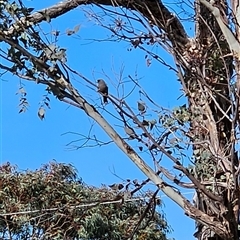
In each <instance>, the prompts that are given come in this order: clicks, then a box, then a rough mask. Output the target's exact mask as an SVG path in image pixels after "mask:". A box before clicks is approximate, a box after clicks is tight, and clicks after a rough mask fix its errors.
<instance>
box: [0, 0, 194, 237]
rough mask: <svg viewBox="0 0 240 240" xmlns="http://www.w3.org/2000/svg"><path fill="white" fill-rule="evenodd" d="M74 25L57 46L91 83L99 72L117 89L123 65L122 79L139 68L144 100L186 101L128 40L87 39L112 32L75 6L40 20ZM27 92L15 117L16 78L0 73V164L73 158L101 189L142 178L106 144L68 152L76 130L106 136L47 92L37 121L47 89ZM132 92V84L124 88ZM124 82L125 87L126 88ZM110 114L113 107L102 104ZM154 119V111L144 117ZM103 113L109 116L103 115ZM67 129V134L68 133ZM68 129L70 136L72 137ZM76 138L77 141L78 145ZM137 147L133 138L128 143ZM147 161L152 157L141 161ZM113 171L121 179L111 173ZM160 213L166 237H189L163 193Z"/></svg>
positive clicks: (25, 165) (30, 87)
mask: <svg viewBox="0 0 240 240" xmlns="http://www.w3.org/2000/svg"><path fill="white" fill-rule="evenodd" d="M56 2H57V1H46V0H45V1H37V0H33V1H26V4H27V5H28V6H31V7H34V8H35V9H40V8H42V7H47V6H50V5H52V4H54V3H56ZM78 24H80V31H79V32H78V35H77V36H71V37H68V36H65V34H63V35H62V36H61V38H60V41H59V43H58V44H59V45H61V47H63V48H66V49H67V56H68V57H67V58H68V64H69V65H70V66H71V67H72V68H73V69H76V70H78V71H79V72H81V73H82V74H84V75H85V76H86V77H88V78H89V79H91V80H92V81H96V79H98V78H102V77H104V75H103V71H104V72H105V73H106V74H107V75H108V76H110V78H111V79H112V80H111V81H110V80H109V81H108V85H109V91H110V92H111V93H112V94H116V89H115V88H114V83H116V80H115V79H116V76H117V74H119V72H120V70H121V69H122V67H123V66H124V71H123V76H124V77H127V76H128V75H131V76H134V75H135V73H137V75H138V77H139V78H141V80H140V84H141V86H142V87H143V88H144V90H145V91H146V92H147V93H148V94H149V95H150V97H151V98H152V99H153V100H154V101H155V102H156V103H158V104H159V105H161V106H163V107H166V108H172V107H174V106H178V105H181V104H183V103H184V101H185V100H184V99H183V98H180V99H178V98H179V96H180V95H181V92H180V90H179V89H180V86H179V84H178V82H177V81H176V78H177V77H176V75H175V74H174V73H173V72H170V71H169V70H168V69H167V68H165V67H163V66H161V65H160V64H159V63H158V62H156V61H154V60H153V61H152V64H151V65H150V67H147V65H146V60H145V58H144V56H145V53H143V52H141V51H140V50H138V49H133V50H132V51H129V50H128V49H129V47H130V45H129V44H128V43H126V42H109V41H108V42H92V41H90V40H86V39H104V38H106V37H107V36H108V35H110V32H108V31H107V30H104V29H103V28H101V27H100V26H94V25H93V23H92V22H90V21H89V19H87V18H86V17H85V16H84V15H83V14H82V10H81V9H77V10H74V11H72V12H71V13H69V14H67V15H66V16H63V17H61V18H60V19H58V20H54V21H52V22H51V24H50V26H49V25H47V24H43V25H42V29H44V32H45V33H46V32H50V31H51V30H60V31H61V32H62V33H64V32H66V30H67V29H73V28H74V27H75V26H76V25H78ZM156 51H157V52H158V53H159V54H161V56H162V57H163V58H164V59H166V60H167V61H168V62H169V63H170V64H171V63H172V60H171V58H170V57H169V56H168V55H167V54H166V53H165V52H163V51H162V50H161V49H160V48H159V49H157V50H156ZM78 81H79V79H78V80H73V84H74V85H76V86H77V87H78V89H79V92H80V93H81V94H82V95H83V96H85V97H86V98H87V99H88V100H89V101H91V99H92V101H93V100H94V101H96V102H97V103H100V98H99V95H98V94H97V93H96V92H95V91H92V90H90V89H88V88H87V87H86V84H85V83H84V82H78ZM22 83H23V84H24V88H25V89H26V92H27V99H28V102H29V104H30V106H29V108H28V111H27V112H26V113H22V114H19V113H18V111H19V109H18V104H19V96H18V95H16V92H17V91H18V88H19V84H20V79H18V78H16V77H13V76H12V75H10V74H6V75H4V76H3V77H2V79H1V81H0V86H1V98H0V101H1V144H0V148H1V149H0V152H1V159H0V160H1V162H0V163H1V164H2V163H5V162H7V161H9V162H10V163H11V164H16V165H18V166H19V168H20V169H37V168H39V167H40V166H41V165H42V164H44V163H47V162H49V161H51V160H52V159H56V160H57V161H58V162H65V163H72V164H73V165H74V166H75V167H76V168H77V170H78V173H79V176H81V177H82V178H83V180H84V182H86V183H87V184H89V185H94V186H100V185H101V184H112V183H114V182H118V181H121V179H127V178H130V179H136V178H137V179H140V180H144V179H145V176H144V175H143V174H142V173H141V172H140V170H138V169H137V168H136V167H135V165H134V164H133V163H132V162H131V161H130V160H129V159H128V158H127V157H126V156H125V155H124V154H123V153H122V152H121V151H120V150H119V149H118V148H117V147H116V146H115V145H114V144H113V143H112V144H109V145H106V146H101V147H88V148H81V149H78V150H76V149H73V148H71V147H69V146H67V145H68V143H70V142H71V141H74V140H77V139H79V135H77V134H84V135H88V134H89V128H90V127H91V126H92V127H93V128H92V129H93V130H92V132H91V135H96V136H97V137H98V138H100V139H101V140H104V141H108V140H109V138H108V136H107V135H106V134H105V133H104V132H103V131H102V130H101V129H100V128H99V127H98V126H97V125H96V124H94V123H93V121H92V120H91V119H89V118H87V117H86V115H85V114H84V113H83V112H82V111H81V110H79V109H76V108H74V107H71V106H68V105H66V104H65V103H63V102H59V101H57V100H56V99H55V98H54V97H53V96H51V102H50V106H51V109H50V110H48V111H47V113H46V118H45V119H44V120H43V121H41V120H40V119H39V118H38V116H37V110H38V108H39V106H40V104H41V101H42V99H43V95H44V94H45V93H46V92H45V88H44V87H43V86H40V85H36V84H34V83H28V82H22ZM129 89H130V87H129ZM129 89H128V87H126V91H127V90H129ZM138 100H139V94H138V93H137V92H135V93H134V94H132V96H131V97H129V98H128V99H127V101H128V103H129V105H131V106H132V107H133V108H136V106H137V105H136V104H137V101H138ZM106 108H107V110H109V111H111V110H113V109H112V106H111V105H107V106H106ZM149 117H152V118H154V116H149ZM108 118H109V116H108ZM115 127H116V129H118V131H119V132H120V133H121V134H122V135H123V136H124V134H123V131H122V129H121V127H120V124H117V122H116V123H115ZM70 132H71V133H70ZM73 133H74V134H73ZM77 144H79V145H80V143H75V145H77ZM132 144H133V146H134V144H135V145H137V143H132ZM146 161H147V162H148V164H151V160H150V159H146ZM113 173H115V174H116V175H118V176H119V177H120V178H121V179H119V178H117V177H116V176H114V174H113ZM184 193H185V194H186V197H189V198H191V196H192V195H191V193H189V192H187V191H186V192H184ZM162 197H163V201H164V204H165V207H164V209H163V210H164V212H165V213H166V217H167V219H168V220H169V223H170V224H171V226H172V228H173V229H174V232H173V233H172V234H171V236H170V237H174V238H176V239H177V240H185V239H188V240H191V239H194V238H193V237H192V234H193V233H194V221H192V220H189V219H188V218H187V217H186V216H184V213H183V211H182V210H181V209H180V208H178V207H177V206H176V205H175V204H174V203H173V202H172V201H170V200H168V199H167V198H166V197H165V196H162Z"/></svg>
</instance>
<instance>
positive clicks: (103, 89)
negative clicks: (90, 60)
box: [97, 79, 108, 103]
mask: <svg viewBox="0 0 240 240" xmlns="http://www.w3.org/2000/svg"><path fill="white" fill-rule="evenodd" d="M97 83H98V91H99V92H100V93H102V94H103V102H104V103H107V102H108V100H107V95H108V86H107V84H106V83H105V81H104V80H103V79H98V80H97Z"/></svg>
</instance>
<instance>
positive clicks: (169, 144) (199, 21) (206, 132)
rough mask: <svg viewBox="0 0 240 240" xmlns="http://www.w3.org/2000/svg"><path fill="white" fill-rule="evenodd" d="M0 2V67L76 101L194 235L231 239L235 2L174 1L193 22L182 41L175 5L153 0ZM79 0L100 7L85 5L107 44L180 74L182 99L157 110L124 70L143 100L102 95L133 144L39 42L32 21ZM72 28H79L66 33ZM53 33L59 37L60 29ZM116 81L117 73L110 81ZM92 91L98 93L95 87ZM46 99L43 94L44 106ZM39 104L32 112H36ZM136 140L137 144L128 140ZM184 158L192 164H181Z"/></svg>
mask: <svg viewBox="0 0 240 240" xmlns="http://www.w3.org/2000/svg"><path fill="white" fill-rule="evenodd" d="M0 3H1V5H0V17H1V24H0V27H1V31H0V41H1V42H4V44H5V45H6V48H4V49H7V50H4V49H3V50H1V57H2V58H3V59H4V62H2V63H1V65H0V67H1V69H3V70H5V71H7V72H11V73H13V74H14V75H16V76H18V77H21V78H22V79H24V80H26V81H32V82H35V83H36V82H37V83H38V84H41V85H45V86H46V88H47V91H48V92H49V93H52V94H53V95H55V96H56V97H57V99H58V100H60V101H63V102H66V103H68V104H71V105H73V106H75V107H76V108H79V110H80V111H83V112H85V113H86V117H87V116H88V117H90V118H92V119H94V120H95V122H96V123H97V124H98V125H99V127H100V128H102V129H103V130H104V131H105V132H106V134H107V135H108V136H109V138H110V139H111V140H112V141H113V142H114V143H115V144H116V146H117V147H118V148H119V149H120V150H122V151H123V152H124V153H125V154H126V156H128V157H129V160H131V161H133V162H134V163H135V164H136V166H137V167H138V168H139V169H140V170H141V171H142V172H143V173H144V174H145V175H146V176H147V178H148V179H149V180H150V181H151V182H153V183H154V184H155V185H156V186H157V187H158V188H159V189H160V190H161V191H163V192H164V193H165V194H166V195H167V196H168V197H169V198H170V199H172V200H173V201H174V202H175V203H176V204H177V205H179V207H180V208H182V209H183V210H184V212H185V214H186V215H187V216H189V217H190V218H192V219H194V220H195V221H196V222H197V231H196V233H195V236H196V237H197V238H198V239H224V240H227V239H238V238H239V237H238V215H239V214H238V213H239V200H240V199H239V186H238V184H239V183H238V175H239V164H238V162H239V161H238V137H239V88H240V85H239V80H238V79H239V78H238V77H239V75H238V73H239V57H240V55H239V54H240V44H239V24H240V19H239V16H240V4H239V0H235V1H233V0H230V1H224V0H219V1H210V2H208V1H207V0H196V1H187V0H186V1H185V0H184V1H179V2H176V3H175V7H176V8H177V6H178V7H180V8H181V7H182V8H185V7H187V8H188V9H190V10H189V14H188V21H189V22H191V23H192V24H194V25H195V33H194V36H193V37H191V38H190V37H189V36H188V33H187V32H186V30H185V29H186V27H185V26H184V23H186V21H183V20H181V15H179V16H177V14H176V13H175V12H174V11H177V10H176V9H173V8H168V7H167V5H166V4H165V3H163V2H162V1H157V0H141V1H140V0H135V1H131V0H112V1H108V0H91V1H90V0H74V1H72V0H69V1H61V2H59V3H56V4H55V5H53V6H50V7H49V8H46V9H42V10H40V11H37V12H34V11H33V9H29V8H28V9H27V8H25V7H24V3H22V1H19V3H17V2H10V1H9V2H8V1H0ZM87 5H90V6H93V5H94V6H98V8H99V9H101V10H102V13H103V14H102V15H101V16H98V15H96V14H95V13H94V11H92V12H89V13H90V15H91V19H94V21H96V22H97V23H98V24H99V25H101V26H102V27H105V28H107V29H108V30H109V31H110V32H111V34H112V38H113V40H116V44H117V41H127V42H128V43H129V44H131V46H132V47H133V49H134V50H135V51H137V50H139V51H140V50H141V51H145V52H146V53H147V55H148V57H147V62H148V63H149V64H150V63H151V60H152V61H157V62H159V67H164V66H165V67H168V68H169V69H170V70H171V71H173V72H175V73H176V75H177V77H178V79H176V81H180V83H181V85H182V91H183V94H184V95H185V97H186V99H187V104H186V105H183V106H179V107H177V108H175V109H173V110H171V109H168V110H166V109H163V108H162V107H160V106H159V105H158V104H157V102H153V101H152V99H151V94H148V93H146V92H145V91H144V89H142V88H141V86H140V85H139V82H138V79H136V78H134V77H131V76H129V80H130V81H132V83H133V85H135V88H137V89H138V90H139V89H140V91H141V93H142V95H143V96H144V101H143V102H142V101H139V102H138V109H137V110H135V109H136V108H135V106H133V105H131V104H130V103H129V102H127V101H126V100H125V98H124V97H125V96H122V95H121V94H115V93H114V91H111V94H109V96H108V101H109V102H110V103H109V104H111V105H112V106H114V108H113V109H114V111H115V113H114V114H113V113H112V114H113V115H115V116H118V119H120V120H119V122H120V124H122V127H123V128H124V129H125V131H126V133H127V134H129V135H130V136H129V138H131V139H132V141H129V139H127V140H126V139H124V138H123V137H122V136H121V133H120V132H118V131H117V130H116V129H115V128H114V125H113V124H112V122H111V120H110V118H108V115H107V114H106V115H104V116H103V113H104V112H103V113H100V112H99V111H98V108H97V107H96V104H95V105H93V104H92V102H89V101H88V100H87V99H86V96H84V93H82V92H81V89H80V88H78V89H77V88H76V87H75V86H74V84H73V81H72V77H71V76H74V77H75V78H77V79H78V80H79V81H82V82H84V84H87V85H88V86H89V87H91V88H94V87H96V85H95V84H94V83H93V82H94V81H93V80H92V79H88V78H87V77H85V76H84V73H80V72H78V70H77V69H72V68H71V66H69V65H68V64H67V62H66V57H67V52H66V51H65V49H63V48H61V46H57V45H56V44H54V42H51V41H50V39H49V41H48V42H46V41H45V40H43V38H42V35H41V33H40V32H39V31H38V28H37V26H38V25H41V23H42V22H50V21H51V19H53V18H58V17H59V16H61V15H63V14H68V12H69V11H70V10H73V9H75V8H78V7H81V8H80V9H84V7H87ZM178 10H179V8H178ZM180 10H181V12H183V10H184V9H180ZM180 10H179V13H180ZM108 17H110V18H111V21H110V23H109V24H107V23H106V21H105V22H104V18H106V19H108ZM134 26H137V27H136V28H135V27H134ZM77 31H78V27H76V28H74V29H72V30H69V31H68V32H67V34H68V35H72V34H75V33H76V32H77ZM53 34H54V35H55V36H56V37H57V38H58V37H60V36H59V32H54V33H53ZM44 39H46V38H44ZM99 44H101V42H99ZM154 46H160V47H162V48H164V49H165V50H166V51H167V52H168V53H169V54H170V55H171V56H172V58H173V60H174V62H175V65H173V66H170V65H168V64H167V62H166V61H164V59H162V57H161V56H159V55H158V53H157V51H154V49H156V48H154ZM123 85H124V82H123V81H121V79H120V80H119V82H118V86H120V87H121V86H123ZM96 90H97V88H96ZM117 90H118V89H116V92H117ZM20 92H21V94H22V102H21V106H22V108H21V110H20V111H25V109H26V107H27V99H26V93H25V91H24V89H22V88H21V89H20ZM96 94H99V93H97V91H96ZM119 96H121V97H119ZM138 100H139V99H136V102H137V101H138ZM48 104H49V98H48V97H46V101H45V105H46V106H48ZM150 105H151V108H148V106H150ZM46 106H45V107H43V106H42V107H41V108H40V109H39V112H38V114H39V117H40V118H41V119H42V118H44V116H45V111H46ZM104 109H106V108H104ZM150 109H152V112H151V114H153V115H154V114H155V116H156V118H155V119H154V120H151V119H148V117H147V116H148V115H147V114H146V113H149V112H150V111H151V110H150ZM106 113H107V112H106ZM136 141H137V142H138V148H136V147H134V146H136V145H134V144H133V142H136ZM188 149H192V156H188V154H189V151H187V150H188ZM141 151H144V152H148V153H149V158H151V159H152V162H153V166H154V167H152V165H149V164H147V162H148V163H149V162H150V161H149V159H145V158H144V156H145V155H142V152H141ZM163 156H164V157H167V158H168V159H169V163H172V166H173V168H174V169H175V173H173V172H172V171H171V172H170V171H169V169H170V168H166V167H164V166H163V165H161V162H160V161H159V159H161V158H162V157H163ZM189 158H190V159H191V162H192V166H186V165H183V162H189ZM147 160H148V161H147ZM183 160H186V161H183ZM169 163H168V166H169ZM160 173H161V174H160ZM180 187H181V188H191V189H195V190H196V194H195V197H194V202H192V201H189V200H188V199H186V198H185V197H184V196H183V195H182V194H181V191H180V190H181V188H180Z"/></svg>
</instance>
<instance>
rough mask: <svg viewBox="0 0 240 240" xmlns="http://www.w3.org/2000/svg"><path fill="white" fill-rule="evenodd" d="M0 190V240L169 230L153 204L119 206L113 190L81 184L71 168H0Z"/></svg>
mask: <svg viewBox="0 0 240 240" xmlns="http://www.w3.org/2000/svg"><path fill="white" fill-rule="evenodd" d="M0 186H1V191H0V199H1V200H0V212H1V214H0V237H1V239H6V238H10V239H106V240H107V239H113V240H114V239H129V237H130V236H131V235H132V234H133V233H134V237H133V239H156V240H157V239H158V240H161V239H166V233H167V232H169V227H168V226H167V223H166V221H165V219H164V217H163V215H161V214H160V213H158V212H156V206H157V204H159V202H156V201H149V200H148V201H149V202H148V201H146V199H145V198H138V200H137V199H134V198H132V199H130V200H131V201H130V200H129V201H126V202H122V200H121V197H120V198H119V196H121V193H120V192H119V190H111V189H109V188H107V187H105V186H103V187H101V188H94V187H89V186H86V185H85V184H84V183H83V182H82V180H81V179H79V178H78V177H77V173H76V170H75V169H74V168H73V167H72V166H71V165H65V164H57V163H55V162H52V163H50V164H48V165H44V166H43V167H42V168H40V169H39V170H36V171H25V172H22V171H18V170H17V168H16V167H14V166H11V165H10V164H5V165H3V166H1V167H0ZM139 199H140V200H139ZM114 200H120V201H114ZM146 209H148V211H146ZM142 216H144V217H143V218H142Z"/></svg>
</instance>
